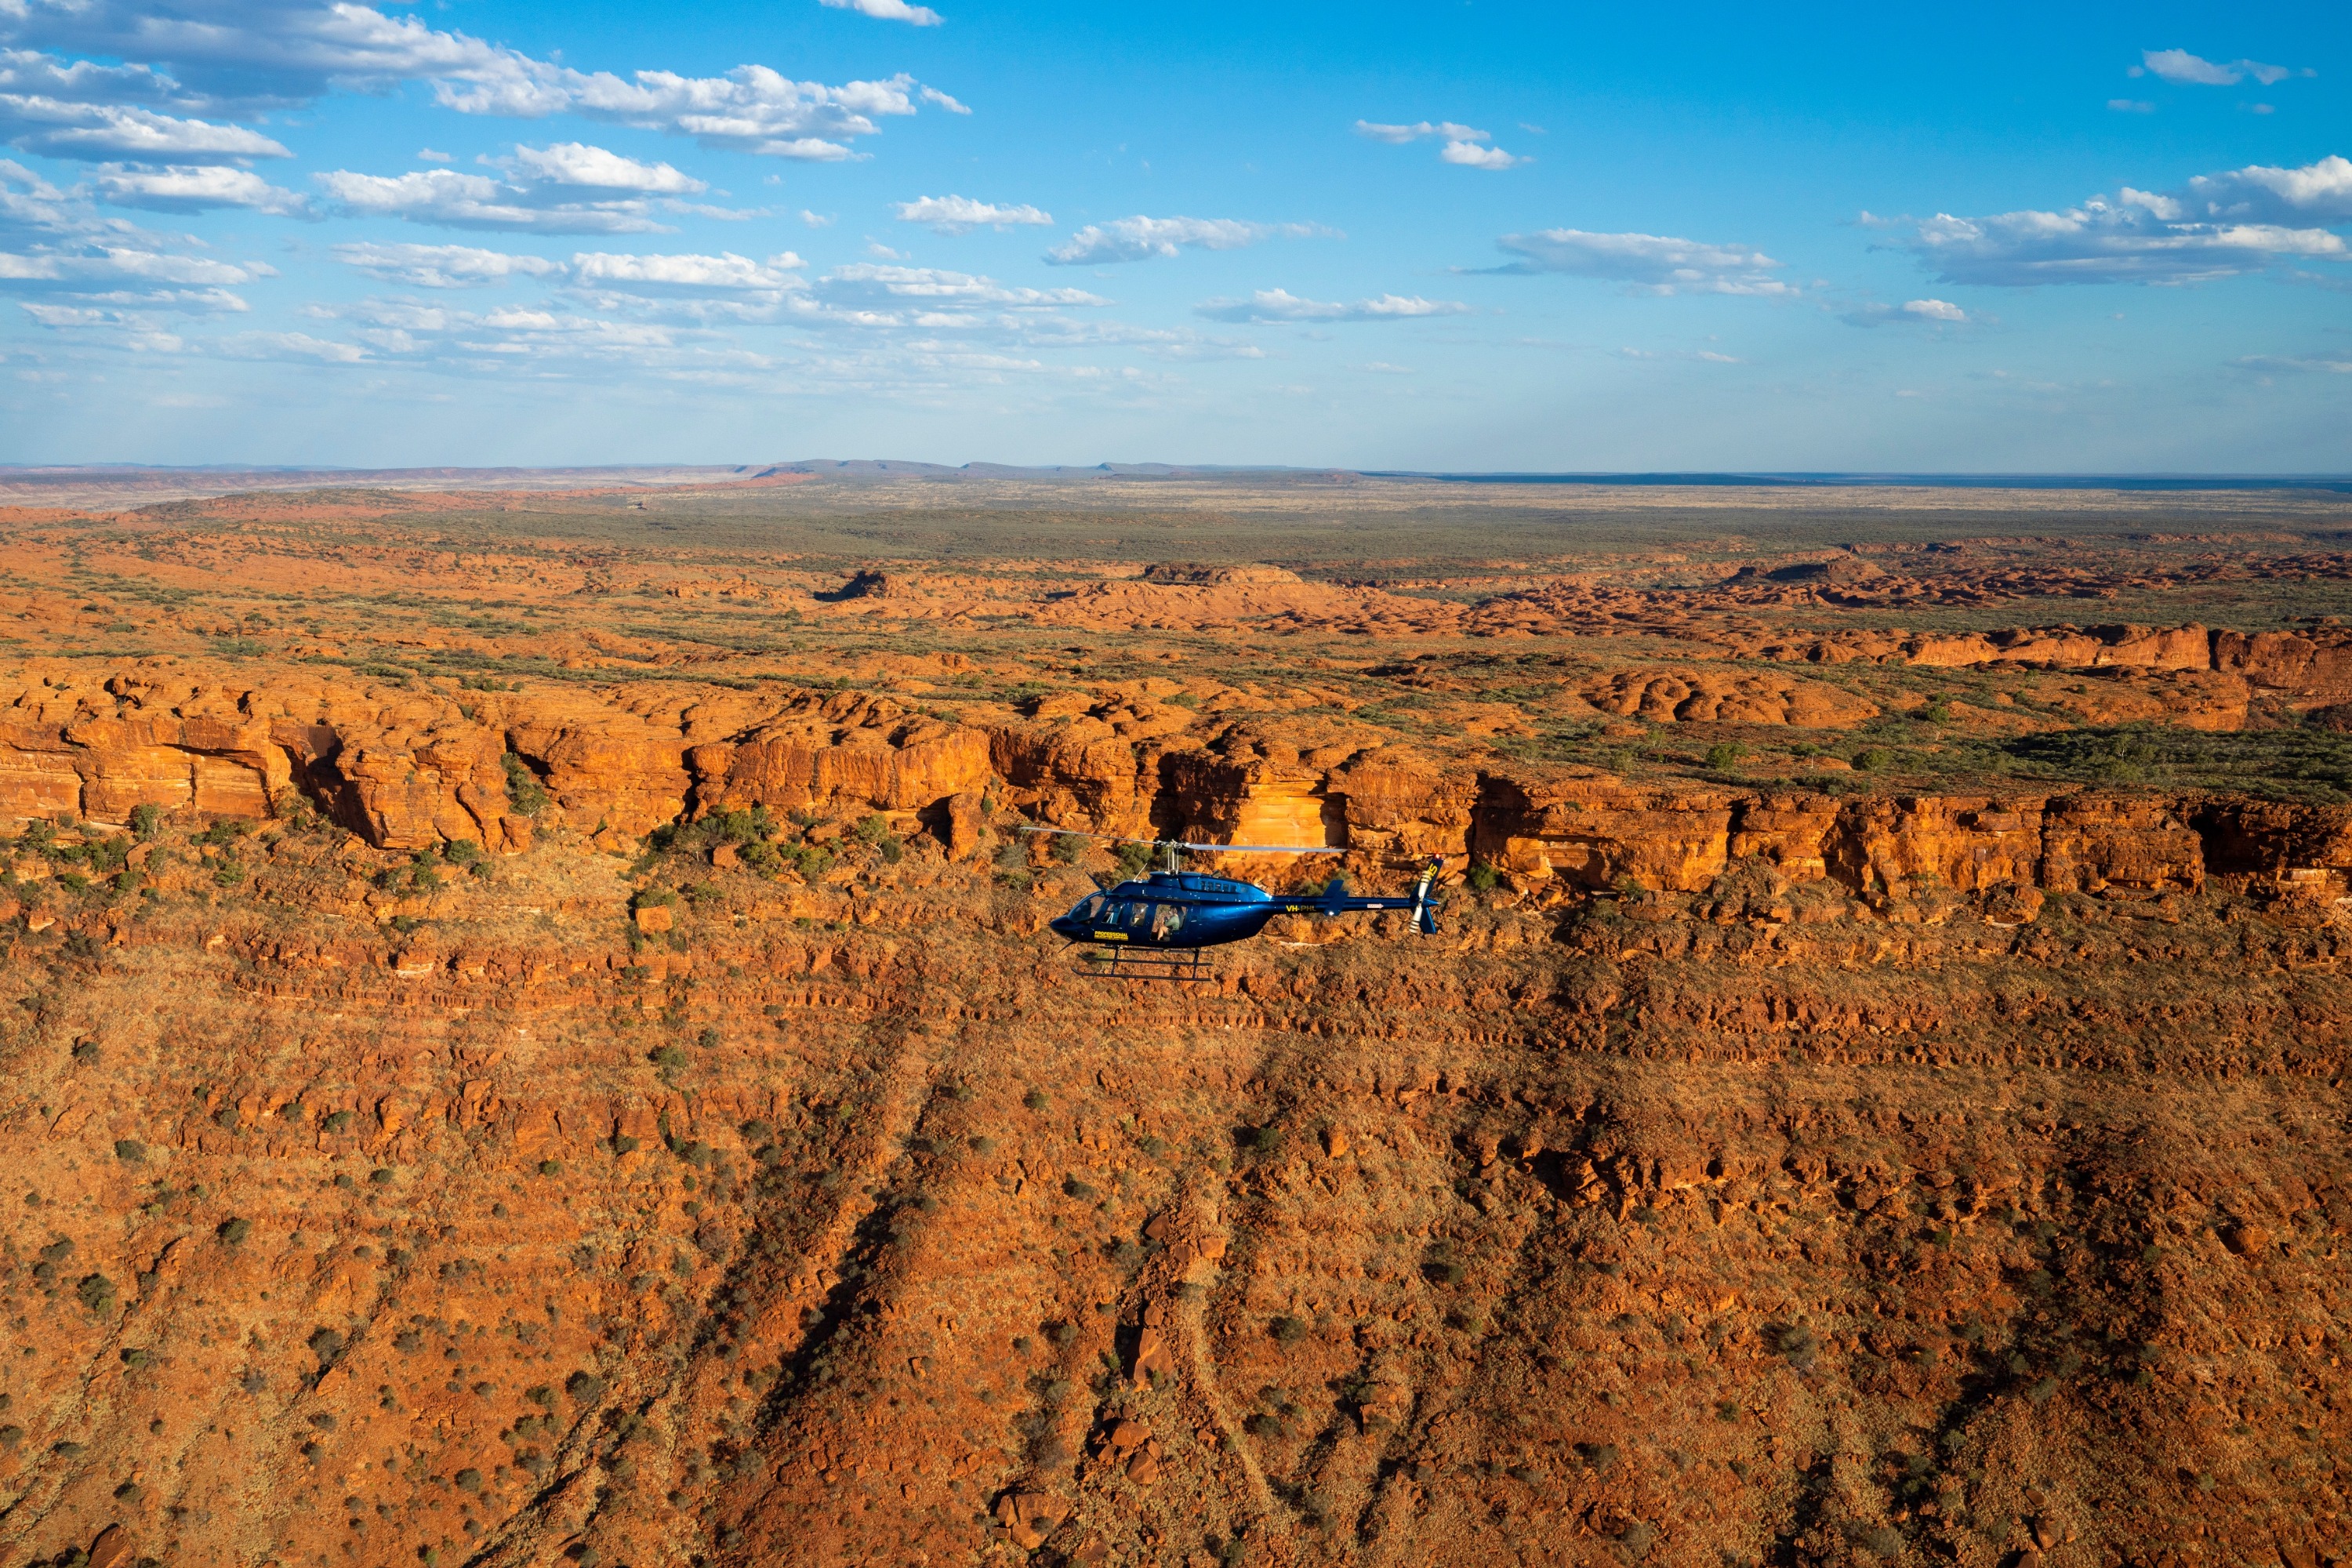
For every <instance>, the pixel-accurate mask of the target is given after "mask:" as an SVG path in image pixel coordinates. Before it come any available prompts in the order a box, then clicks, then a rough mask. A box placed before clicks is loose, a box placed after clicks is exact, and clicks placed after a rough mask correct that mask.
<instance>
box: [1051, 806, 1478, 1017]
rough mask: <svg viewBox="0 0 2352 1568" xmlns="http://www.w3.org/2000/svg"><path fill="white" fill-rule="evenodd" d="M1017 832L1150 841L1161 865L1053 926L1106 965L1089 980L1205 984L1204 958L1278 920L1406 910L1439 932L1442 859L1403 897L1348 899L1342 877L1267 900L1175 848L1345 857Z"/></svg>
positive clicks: (1273, 847) (1419, 924) (1433, 860)
mask: <svg viewBox="0 0 2352 1568" xmlns="http://www.w3.org/2000/svg"><path fill="white" fill-rule="evenodd" d="M1019 831H1021V832H1023V833H1035V834H1048V835H1054V836H1057V837H1071V838H1094V839H1099V840H1102V841H1103V842H1106V843H1110V844H1149V845H1150V846H1151V847H1153V848H1155V849H1157V850H1159V851H1160V857H1161V861H1160V869H1159V870H1157V871H1154V872H1153V873H1152V874H1151V875H1150V877H1149V878H1147V879H1144V880H1142V881H1139V882H1134V881H1129V882H1121V883H1119V884H1118V886H1117V887H1115V888H1111V889H1108V890H1106V891H1103V892H1099V893H1090V894H1088V895H1087V897H1085V898H1083V899H1081V900H1078V901H1077V903H1076V904H1075V905H1073V906H1072V907H1071V909H1070V911H1069V913H1067V914H1066V915H1063V916H1061V917H1060V918H1059V919H1057V920H1055V921H1052V922H1051V924H1052V927H1053V931H1054V934H1055V935H1056V936H1059V937H1061V938H1062V939H1063V940H1065V941H1066V942H1072V943H1074V944H1077V945H1082V946H1087V947H1092V948H1095V949H1097V950H1099V951H1097V952H1095V953H1093V954H1092V956H1094V957H1096V958H1097V959H1102V960H1104V961H1105V962H1103V963H1099V964H1098V965H1097V968H1096V970H1095V972H1094V973H1096V974H1097V976H1099V977H1100V978H1104V979H1129V980H1203V979H1206V978H1208V975H1207V972H1206V970H1205V969H1204V967H1203V957H1202V955H1203V952H1204V950H1206V949H1208V948H1212V947H1221V946H1223V944H1224V943H1226V942H1244V941H1246V940H1248V939H1249V938H1251V937H1254V936H1255V935H1257V933H1258V932H1260V931H1264V930H1265V924H1266V922H1267V921H1270V920H1272V919H1274V917H1275V916H1276V915H1324V916H1327V917H1328V916H1336V915H1343V914H1350V913H1353V912H1355V911H1357V910H1412V919H1413V926H1414V929H1415V930H1417V931H1421V932H1423V934H1424V935H1429V934H1434V933H1435V931H1436V930H1437V910H1438V908H1439V904H1440V900H1438V899H1437V898H1435V897H1434V896H1433V893H1432V891H1431V889H1433V887H1434V886H1435V884H1436V881H1437V874H1438V873H1439V872H1440V871H1441V870H1443V869H1444V866H1445V857H1444V856H1443V855H1433V856H1431V857H1430V859H1429V864H1428V865H1426V866H1425V867H1423V868H1422V873H1421V880H1420V881H1419V882H1417V883H1415V884H1414V886H1413V889H1412V892H1411V893H1410V894H1402V893H1391V894H1383V895H1381V896H1378V897H1371V898H1365V897H1360V896H1351V895H1350V894H1349V891H1348V884H1347V881H1346V879H1343V878H1339V877H1334V878H1332V879H1331V880H1330V883H1329V884H1328V886H1327V887H1325V888H1324V889H1323V890H1322V891H1321V892H1319V893H1283V894H1276V893H1269V892H1267V891H1266V890H1265V889H1264V888H1260V887H1257V886H1255V884H1253V883H1249V882H1244V881H1240V880H1237V879H1234V878H1230V877H1204V876H1201V875H1198V874H1196V873H1193V872H1187V871H1181V870H1179V869H1178V868H1177V864H1176V857H1177V854H1178V852H1179V851H1181V850H1191V851H1192V852H1194V853H1197V854H1211V855H1339V854H1344V853H1346V851H1344V850H1340V849H1331V848H1323V847H1314V848H1309V847H1305V846H1300V845H1287V844H1191V843H1186V842H1183V841H1181V840H1175V839H1165V838H1122V837H1118V836H1117V835H1114V834H1108V833H1081V832H1078V831H1076V829H1073V828H1066V827H1023V828H1021V829H1019Z"/></svg>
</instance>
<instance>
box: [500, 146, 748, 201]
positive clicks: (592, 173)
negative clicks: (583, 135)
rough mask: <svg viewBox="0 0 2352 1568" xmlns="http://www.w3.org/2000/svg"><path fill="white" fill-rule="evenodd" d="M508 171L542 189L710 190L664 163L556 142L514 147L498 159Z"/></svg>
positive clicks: (657, 192)
mask: <svg viewBox="0 0 2352 1568" xmlns="http://www.w3.org/2000/svg"><path fill="white" fill-rule="evenodd" d="M497 166H498V167H501V168H505V169H508V170H509V171H511V172H513V173H515V174H520V175H521V176H522V177H523V178H524V179H526V180H528V181H530V183H531V184H535V185H539V186H542V187H551V188H556V189H568V190H575V191H629V192H634V193H636V194H637V195H664V196H675V195H700V194H701V193H702V192H704V191H707V190H709V188H710V187H709V185H707V184H703V183H702V182H701V181H700V180H698V179H695V178H693V177H692V176H690V175H688V174H680V173H679V172H678V171H677V170H676V169H673V168H671V167H670V166H669V165H668V164H667V163H639V162H638V161H637V160H635V158H625V157H623V156H622V155H621V154H620V153H610V152H607V151H605V150H604V148H602V147H591V146H589V145H587V144H586V143H584V142H557V143H556V144H555V145H553V146H552V147H517V148H516V149H515V150H514V155H513V156H512V157H510V158H506V159H502V160H499V163H498V164H497Z"/></svg>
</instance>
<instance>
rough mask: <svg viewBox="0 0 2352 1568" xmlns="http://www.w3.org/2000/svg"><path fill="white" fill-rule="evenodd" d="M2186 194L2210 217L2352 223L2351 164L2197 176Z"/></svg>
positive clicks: (2333, 159) (2261, 167) (2260, 167)
mask: <svg viewBox="0 0 2352 1568" xmlns="http://www.w3.org/2000/svg"><path fill="white" fill-rule="evenodd" d="M2184 194H2185V195H2186V196H2187V198H2188V200H2189V202H2190V203H2191V204H2192V205H2196V206H2197V207H2199V208H2200V209H2201V210H2202V211H2203V212H2204V214H2205V216H2208V217H2212V218H2229V219H2236V220H2244V219H2250V218H2251V219H2255V220H2258V221H2260V220H2268V221H2272V222H2286V223H2292V222H2294V221H2296V220H2299V219H2300V220H2306V221H2317V222H2320V223H2326V224H2337V223H2352V159H2347V158H2344V157H2341V156H2329V157H2326V158H2322V159H2320V160H2319V161H2318V162H2317V163H2306V164H2305V165H2304V166H2303V167H2302V168H2300V169H2282V168H2275V167H2273V166H2271V165H2268V164H2263V163H2253V164H2249V165H2248V166H2247V167H2245V168H2242V169H2232V170H2230V171H2229V172H2227V173H2225V174H2200V175H2198V176H2197V177H2196V178H2195V179H2193V180H2191V181H2189V188H2188V190H2187V191H2186V192H2185V193H2184Z"/></svg>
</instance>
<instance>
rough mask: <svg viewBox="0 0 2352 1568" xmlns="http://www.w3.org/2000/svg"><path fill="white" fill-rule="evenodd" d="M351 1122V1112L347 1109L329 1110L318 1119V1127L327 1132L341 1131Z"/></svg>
mask: <svg viewBox="0 0 2352 1568" xmlns="http://www.w3.org/2000/svg"><path fill="white" fill-rule="evenodd" d="M351 1124H352V1113H351V1112H350V1111H348V1110H331V1111H329V1112H327V1114H326V1115H324V1116H322V1117H320V1119H319V1125H320V1128H322V1129H324V1130H325V1131H329V1132H341V1131H342V1130H343V1129H344V1128H346V1127H349V1126H350V1125H351Z"/></svg>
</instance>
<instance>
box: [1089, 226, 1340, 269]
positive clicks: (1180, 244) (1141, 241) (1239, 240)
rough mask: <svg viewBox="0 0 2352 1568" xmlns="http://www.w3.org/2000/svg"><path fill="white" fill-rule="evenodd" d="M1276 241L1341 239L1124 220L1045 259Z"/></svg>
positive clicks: (1106, 258)
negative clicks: (1317, 238)
mask: <svg viewBox="0 0 2352 1568" xmlns="http://www.w3.org/2000/svg"><path fill="white" fill-rule="evenodd" d="M1276 236H1281V237H1285V238H1289V239H1307V238H1315V237H1323V238H1333V239H1336V238H1339V237H1341V236H1340V235H1339V231H1338V230H1337V229H1330V228H1326V227H1324V226H1322V225H1320V224H1311V223H1281V224H1268V223H1250V222H1246V221H1244V219H1241V218H1233V217H1123V218H1118V219H1115V220H1113V221H1112V222H1109V223H1090V224H1088V225H1087V226H1086V227H1084V228H1082V229H1080V230H1078V231H1077V232H1076V234H1074V235H1072V236H1070V237H1069V238H1068V239H1066V240H1065V241H1063V242H1062V243H1061V244H1060V245H1057V246H1055V247H1054V248H1053V249H1051V250H1049V251H1047V252H1046V253H1045V259H1046V260H1047V261H1048V262H1050V263H1052V264H1053V265H1054V266H1055V267H1091V266H1097V265H1099V264H1102V263H1106V262H1116V261H1150V260H1152V259H1154V258H1168V257H1172V256H1175V255H1177V254H1178V253H1179V252H1181V251H1185V250H1239V249H1241V248H1242V247H1244V246H1251V245H1256V244H1258V243H1259V242H1260V241H1262V240H1267V239H1272V238H1274V237H1276Z"/></svg>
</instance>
